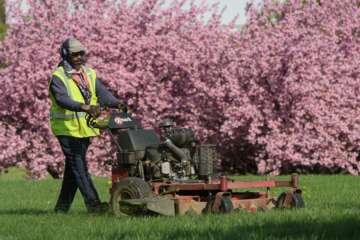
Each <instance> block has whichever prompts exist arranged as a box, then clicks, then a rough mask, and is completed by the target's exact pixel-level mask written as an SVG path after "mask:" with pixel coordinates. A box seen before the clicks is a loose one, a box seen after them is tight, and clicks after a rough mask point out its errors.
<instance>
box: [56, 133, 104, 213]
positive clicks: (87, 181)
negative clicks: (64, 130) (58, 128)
mask: <svg viewBox="0 0 360 240" xmlns="http://www.w3.org/2000/svg"><path fill="white" fill-rule="evenodd" d="M57 137H58V140H59V142H60V145H61V148H62V150H63V153H64V155H65V172H64V179H63V182H62V186H61V192H60V196H59V198H58V201H57V203H56V206H55V211H62V212H67V211H68V210H69V209H70V206H71V203H72V202H73V200H74V197H75V193H76V190H77V189H78V188H79V190H80V192H81V194H82V196H83V198H84V202H85V205H86V206H87V207H88V209H89V207H90V206H92V205H95V204H97V203H99V202H100V199H99V195H98V193H97V191H96V189H95V187H94V184H93V182H92V180H91V177H90V175H89V172H88V168H87V164H86V151H87V149H88V147H89V145H90V139H89V138H75V137H70V136H57Z"/></svg>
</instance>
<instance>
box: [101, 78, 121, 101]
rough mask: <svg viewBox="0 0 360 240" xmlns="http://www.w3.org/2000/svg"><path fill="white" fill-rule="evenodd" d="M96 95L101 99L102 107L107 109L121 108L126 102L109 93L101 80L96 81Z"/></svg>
mask: <svg viewBox="0 0 360 240" xmlns="http://www.w3.org/2000/svg"><path fill="white" fill-rule="evenodd" d="M96 95H97V97H98V98H99V103H100V105H103V106H107V107H113V108H116V107H119V105H120V104H123V103H124V102H123V101H121V100H119V99H117V98H116V97H114V95H112V94H111V92H109V91H108V90H107V89H106V88H105V86H104V85H103V84H102V82H101V80H99V79H96Z"/></svg>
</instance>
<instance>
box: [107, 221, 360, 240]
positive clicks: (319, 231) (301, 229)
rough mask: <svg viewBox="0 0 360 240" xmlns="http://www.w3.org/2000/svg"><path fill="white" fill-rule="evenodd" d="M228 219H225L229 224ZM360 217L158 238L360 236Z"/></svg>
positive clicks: (167, 232)
mask: <svg viewBox="0 0 360 240" xmlns="http://www.w3.org/2000/svg"><path fill="white" fill-rule="evenodd" d="M226 224H227V223H224V225H226ZM359 226H360V217H346V218H343V219H340V220H337V221H330V220H327V219H324V221H323V222H317V221H311V220H310V221H304V220H299V221H297V220H295V221H294V220H291V221H289V222H286V223H272V222H266V223H264V224H262V225H258V224H257V225H246V224H232V226H231V227H229V228H227V227H225V228H224V226H211V228H210V227H209V228H208V229H207V230H204V229H203V228H199V229H196V228H195V229H194V228H192V229H191V230H190V229H189V230H187V229H178V228H176V229H162V230H159V231H158V234H157V236H159V235H160V236H161V237H159V238H156V239H164V240H165V239H172V240H177V239H359V236H360V228H359ZM136 235H137V233H136V232H133V231H126V230H125V231H124V229H122V230H121V232H116V233H115V232H112V233H110V234H109V236H107V239H129V236H134V237H135V236H136Z"/></svg>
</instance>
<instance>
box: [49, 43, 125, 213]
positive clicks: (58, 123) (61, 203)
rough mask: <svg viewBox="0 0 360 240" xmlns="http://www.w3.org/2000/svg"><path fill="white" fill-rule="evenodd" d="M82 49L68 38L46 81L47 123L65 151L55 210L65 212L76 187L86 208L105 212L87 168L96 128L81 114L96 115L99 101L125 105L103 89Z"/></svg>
mask: <svg viewBox="0 0 360 240" xmlns="http://www.w3.org/2000/svg"><path fill="white" fill-rule="evenodd" d="M85 53H86V49H85V47H84V46H83V44H82V43H81V42H80V41H79V40H77V39H75V38H69V39H67V40H65V42H64V43H63V44H62V45H61V48H60V54H61V58H62V61H61V62H60V64H59V65H58V68H57V69H56V70H55V71H54V72H53V74H52V79H51V81H50V88H49V89H50V94H49V95H50V99H51V109H50V125H51V129H52V132H53V133H54V135H55V136H56V137H57V138H58V140H59V143H60V146H61V148H62V151H63V153H64V155H65V171H64V178H63V182H62V186H61V191H60V195H59V198H58V201H57V203H56V206H55V211H56V212H64V213H65V212H67V211H68V210H69V209H70V206H71V203H72V202H73V199H74V196H75V193H76V190H77V189H78V188H79V190H80V192H81V194H82V196H83V198H84V202H85V205H86V207H87V210H88V212H105V211H107V209H108V205H107V203H102V202H100V198H99V195H98V193H97V191H96V189H95V187H94V184H93V182H92V180H91V177H90V175H89V172H88V169H87V163H86V151H87V149H88V147H89V144H90V138H91V137H95V136H98V135H99V130H98V129H94V128H90V127H88V126H87V124H86V119H85V115H86V114H90V115H92V116H97V115H98V114H99V105H98V102H99V103H100V104H101V105H104V106H108V107H121V108H123V107H125V106H126V105H125V104H124V103H123V102H122V101H120V100H118V99H116V98H115V97H114V96H113V95H112V94H111V93H110V92H109V91H107V90H106V89H105V87H104V86H103V84H102V83H101V81H100V80H99V79H98V78H97V77H96V72H95V70H93V69H92V68H90V67H87V66H86V65H84V63H85V61H84V55H85Z"/></svg>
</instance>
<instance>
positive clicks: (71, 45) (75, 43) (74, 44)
mask: <svg viewBox="0 0 360 240" xmlns="http://www.w3.org/2000/svg"><path fill="white" fill-rule="evenodd" d="M68 51H69V53H77V52H86V48H85V47H84V45H83V44H82V43H81V42H80V41H79V40H77V39H76V38H69V39H68Z"/></svg>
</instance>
